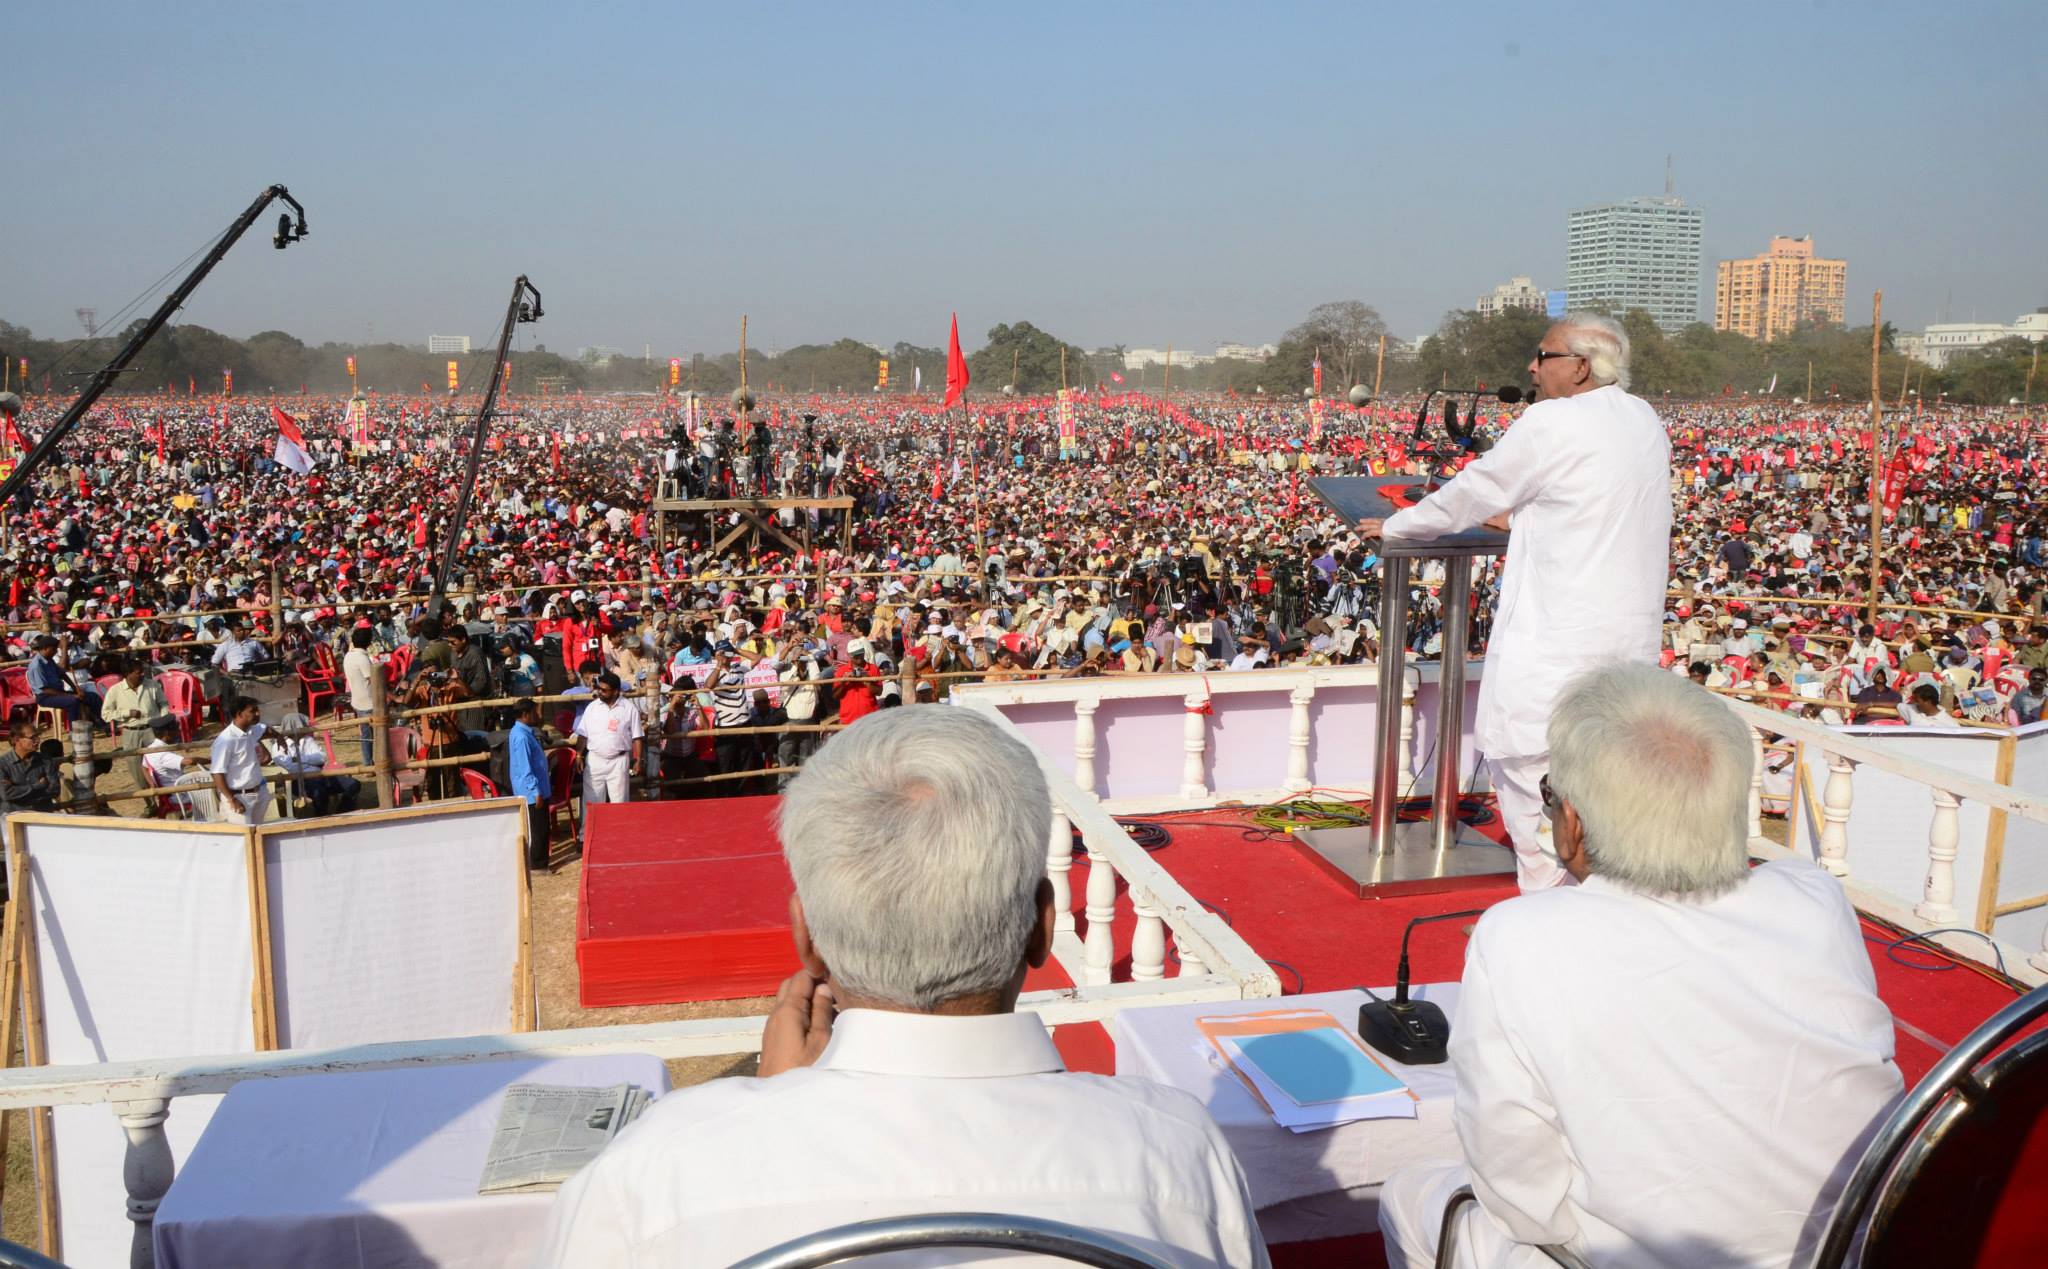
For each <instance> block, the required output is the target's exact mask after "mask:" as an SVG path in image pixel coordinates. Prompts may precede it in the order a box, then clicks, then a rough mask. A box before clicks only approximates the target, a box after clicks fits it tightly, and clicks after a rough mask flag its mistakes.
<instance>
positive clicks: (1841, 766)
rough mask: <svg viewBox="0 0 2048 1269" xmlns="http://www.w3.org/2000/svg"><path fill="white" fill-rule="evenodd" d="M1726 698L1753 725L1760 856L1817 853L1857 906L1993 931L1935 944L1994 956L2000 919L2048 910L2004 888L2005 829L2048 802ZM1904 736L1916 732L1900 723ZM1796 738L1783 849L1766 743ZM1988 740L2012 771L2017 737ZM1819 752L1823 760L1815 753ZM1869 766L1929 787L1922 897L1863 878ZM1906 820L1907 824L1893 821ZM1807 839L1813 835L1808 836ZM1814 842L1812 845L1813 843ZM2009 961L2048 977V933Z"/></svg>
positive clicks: (1922, 923) (1753, 819) (2039, 812)
mask: <svg viewBox="0 0 2048 1269" xmlns="http://www.w3.org/2000/svg"><path fill="white" fill-rule="evenodd" d="M1724 703H1725V704H1726V705H1727V706H1728V708H1729V709H1731V710H1733V711H1735V714H1736V716H1737V717H1738V718H1740V719H1741V720H1742V721H1743V723H1744V724H1745V725H1746V726H1747V727H1748V728H1749V729H1750V735H1751V737H1752V740H1753V743H1754V745H1755V750H1756V762H1755V766H1754V768H1753V770H1752V773H1751V776H1750V797H1749V835H1750V845H1751V849H1752V852H1753V853H1756V854H1759V855H1762V856H1765V857H1778V856H1783V855H1787V854H1798V855H1801V856H1810V857H1811V858H1812V859H1813V860H1814V861H1815V862H1816V863H1818V864H1819V865H1820V866H1821V867H1823V868H1825V869H1827V870H1828V871H1829V872H1831V873H1833V874H1834V875H1835V876H1837V877H1839V878H1841V879H1842V882H1843V885H1844V887H1845V888H1846V889H1847V890H1848V892H1849V896H1850V898H1851V899H1852V900H1853V901H1854V902H1855V904H1856V906H1857V907H1858V908H1859V909H1862V910H1863V911H1866V912H1869V913H1871V914H1872V915H1874V916H1880V917H1883V918H1885V919H1886V920H1889V921H1892V922H1894V923H1895V924H1898V925H1901V926H1903V927H1905V928H1907V929H1909V930H1914V931H1923V932H1924V931H1930V930H1938V929H1948V928H1952V927H1958V926H1963V927H1967V928H1969V929H1974V930H1976V931H1977V932H1978V933H1980V934H1982V935H1983V936H1984V938H1983V939H1978V938H1972V937H1969V936H1968V935H1964V934H1937V935H1930V938H1929V941H1934V942H1940V943H1941V944H1942V945H1943V946H1945V947H1949V948H1951V949H1952V950H1954V951H1957V952H1960V953H1962V954H1964V955H1967V956H1970V957H1972V958H1973V959H1976V960H1980V961H1984V962H1986V963H1990V962H1992V961H1993V960H1995V959H1997V957H1995V956H1994V955H1993V953H1992V950H1991V943H1987V942H1986V941H1985V940H1991V941H1992V942H1993V943H1996V942H1997V939H1996V937H1995V928H1994V927H1995V925H1996V923H1997V921H1998V919H1999V918H2000V917H2004V916H2009V915H2012V914H2014V913H2019V912H2027V911H2031V910H2033V909H2036V908H2041V907H2048V894H2037V895H2028V896H2022V897H2019V898H2013V899H2005V898H2002V897H2001V895H2000V893H1999V887H2000V880H2001V871H2002V870H2001V867H2000V864H2001V861H2002V859H2003V853H2004V842H2005V831H2006V826H2007V821H2008V819H2009V818H2011V817H2018V818H2019V819H2022V820H2026V821H2029V822H2031V823H2034V824H2042V825H2048V799H2044V798H2043V797H2041V796H2038V795H2036V794H2033V793H2029V792H2026V791H2024V790H2021V789H2016V788H2013V787H2011V786H2010V785H2007V784H2002V783H1998V782H1996V781H1992V780H1985V779H1982V778H1980V777H1978V776H1974V775H1970V774H1968V773H1966V772H1962V771H1957V770H1953V769H1951V768H1948V767H1944V766H1941V765H1939V764H1936V763H1932V762H1923V761H1919V760H1917V759H1914V758H1910V757H1906V756H1904V755H1902V754H1899V753H1895V752H1892V751H1891V750H1889V749H1887V748H1886V747H1885V745H1884V744H1883V742H1882V741H1881V740H1880V739H1879V738H1878V737H1877V736H1874V735H1873V736H1859V735H1853V734H1849V733H1846V732H1843V731H1840V730H1838V729H1836V728H1832V727H1827V726H1824V725H1822V724H1820V723H1815V722H1812V721H1809V720H1807V719H1802V718H1795V717H1792V716H1791V715H1788V714H1783V713H1779V712H1777V711H1775V710H1769V709H1764V708H1761V707H1760V706H1756V705H1752V704H1749V703H1747V702H1745V701H1738V700H1732V699H1726V698H1724ZM1895 730H1896V731H1897V732H1898V735H1899V736H1900V737H1901V738H1903V737H1907V736H1910V735H1911V734H1912V733H1911V729H1895ZM1773 740H1775V741H1779V742H1782V743H1789V744H1790V745H1791V746H1792V747H1793V748H1794V750H1795V759H1794V764H1793V770H1794V781H1793V787H1792V794H1791V806H1790V810H1789V813H1788V816H1787V822H1788V826H1789V829H1790V838H1791V845H1790V846H1789V847H1788V846H1780V845H1778V844H1777V843H1775V842H1771V841H1769V840H1767V839H1765V837H1764V836H1763V818H1762V814H1761V810H1762V804H1763V779H1764V756H1763V755H1764V747H1765V744H1766V743H1767V742H1768V741H1773ZM1985 743H1992V744H1997V745H1999V746H2001V747H2002V756H2001V759H2000V764H1999V765H2000V768H2001V770H2002V771H2003V772H2004V773H2005V774H2007V775H2010V773H2011V770H2012V757H2011V754H2012V746H2013V744H2014V738H2013V737H2012V736H2010V735H2006V736H2002V737H1998V738H1996V739H1989V738H1987V740H1986V742H1985ZM1806 751H1810V752H1811V753H1812V754H1816V755H1819V759H1818V762H1812V761H1810V759H1809V756H1808V752H1806ZM1812 765H1825V766H1826V768H1827V778H1826V780H1825V781H1824V782H1823V783H1822V785H1821V788H1820V790H1819V797H1818V798H1817V799H1815V798H1814V797H1812V790H1811V788H1810V786H1809V783H1808V781H1807V778H1806V772H1807V770H1808V768H1809V767H1810V766H1812ZM1860 768H1869V769H1873V770H1877V771H1882V772H1884V773H1885V774H1886V775H1887V776H1888V777H1891V778H1893V779H1896V780H1899V781H1904V782H1908V783H1910V784H1914V785H1919V786H1922V787H1924V788H1925V789H1926V791H1927V799H1928V802H1927V805H1928V818H1927V839H1926V840H1927V847H1926V866H1925V869H1924V872H1923V874H1922V875H1923V882H1922V885H1921V897H1920V899H1919V901H1918V902H1917V903H1912V902H1904V901H1902V900H1901V899H1900V898H1899V897H1898V896H1897V895H1896V894H1894V893H1892V892H1890V891H1887V890H1883V889H1879V888H1876V887H1873V886H1865V885H1862V884H1860V883H1859V882H1858V880H1857V876H1856V873H1855V871H1854V869H1855V859H1854V858H1853V857H1852V852H1851V849H1850V835H1849V821H1850V818H1851V815H1852V813H1853V811H1854V809H1855V802H1856V773H1857V771H1858V769H1860ZM1966 802H1968V803H1975V804H1976V805H1978V806H1980V807H1982V808H1984V810H1985V811H1986V812H1988V819H1987V828H1986V840H1985V843H1984V854H1983V860H1982V867H1981V868H1980V869H1979V871H1978V880H1977V894H1976V895H1975V896H1974V902H1973V903H1972V905H1971V907H1970V911H1969V915H1968V917H1967V918H1966V917H1965V913H1964V910H1963V909H1962V908H1961V907H1959V906H1958V904H1957V895H1956V859H1957V851H1958V846H1959V843H1960V840H1961V808H1962V806H1963V804H1964V803H1966ZM1893 827H1895V828H1896V827H1897V826H1893ZM1802 837H1804V838H1807V839H1809V840H1808V842H1803V841H1802ZM1809 842H1810V846H1811V849H1810V851H1809V849H1808V844H1809ZM1999 946H2000V952H2001V953H2002V954H2003V959H2004V960H2005V967H2006V969H2007V970H2008V972H2010V973H2012V974H2013V975H2014V976H2015V977H2018V978H2021V979H2022V980H2025V981H2028V982H2031V983H2041V982H2048V936H2044V937H2043V938H2042V940H2041V943H2040V945H2039V946H2032V947H2027V948H2016V947H2011V946H2009V945H2004V944H2000V945H1999Z"/></svg>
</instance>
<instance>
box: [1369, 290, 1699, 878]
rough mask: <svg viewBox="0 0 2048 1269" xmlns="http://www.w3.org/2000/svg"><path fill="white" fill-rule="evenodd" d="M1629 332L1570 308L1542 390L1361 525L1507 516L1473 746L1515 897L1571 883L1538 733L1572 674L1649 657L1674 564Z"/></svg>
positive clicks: (1465, 523)
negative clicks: (1439, 472) (1454, 465)
mask: <svg viewBox="0 0 2048 1269" xmlns="http://www.w3.org/2000/svg"><path fill="white" fill-rule="evenodd" d="M1628 354H1629V348H1628V335H1627V333H1626V332H1624V331H1623V330H1622V328H1621V326H1620V324H1619V323H1617V322H1614V321H1612V320H1610V319H1608V318H1605V317H1597V316H1590V315H1587V316H1571V317H1566V318H1564V319H1563V320H1562V321H1559V322H1558V323H1557V324H1556V325H1554V326H1552V327H1551V328H1550V329H1549V330H1548V331H1547V332H1545V333H1544V336H1543V340H1542V343H1541V344H1540V345H1539V346H1538V347H1537V350H1536V353H1535V355H1534V356H1533V357H1531V358H1530V360H1529V376H1530V378H1531V379H1532V380H1534V382H1535V385H1536V391H1537V395H1538V397H1539V399H1538V400H1537V402H1536V404H1534V405H1532V406H1530V407H1529V408H1528V409H1527V410H1524V411H1523V412H1522V417H1521V418H1519V419H1517V420H1516V421H1515V424H1514V426H1512V427H1510V428H1509V429H1508V430H1507V431H1506V432H1505V433H1503V434H1502V436H1501V438H1500V441H1499V443H1498V444H1496V445H1495V446H1494V447H1493V449H1492V450H1491V451H1489V452H1488V453H1486V454H1485V455H1483V456H1481V457H1480V458H1479V459H1478V461H1476V462H1474V463H1472V464H1471V465H1469V466H1468V467H1466V468H1465V469H1464V470H1463V471H1461V472H1459V473H1458V475H1457V477H1456V478H1455V479H1453V480H1451V481H1450V482H1449V483H1447V484H1445V485H1444V487H1443V488H1441V489H1439V490H1437V491H1436V492H1435V493H1433V494H1431V495H1429V496H1428V497H1427V498H1424V499H1423V500H1422V501H1421V502H1418V503H1417V504H1415V505H1414V506H1412V507H1408V508H1406V509H1404V510H1402V511H1399V512H1397V513H1395V514H1394V515H1392V516H1390V517H1388V518H1387V519H1386V520H1385V521H1384V522H1382V521H1379V520H1366V521H1363V522H1361V523H1360V525H1359V528H1360V530H1361V531H1363V532H1365V533H1366V534H1368V535H1373V536H1377V535H1379V534H1381V533H1384V534H1385V535H1386V536H1387V537H1393V538H1420V539H1429V538H1436V537H1442V536H1443V535H1445V534H1447V533H1456V532H1459V531H1461V530H1465V529H1471V528H1475V527H1477V526H1478V525H1480V524H1482V523H1484V522H1486V521H1488V520H1495V519H1496V518H1497V517H1502V516H1505V517H1508V519H1509V526H1508V532H1509V536H1508V549H1507V562H1506V565H1505V567H1504V568H1503V570H1502V572H1501V583H1500V603H1499V607H1498V610H1497V611H1496V613H1495V616H1494V625H1493V636H1492V638H1491V639H1490V640H1489V642H1488V643H1487V647H1486V670H1485V672H1484V674H1483V676H1482V677H1481V680H1480V684H1479V714H1478V718H1477V720H1476V722H1475V724H1474V727H1473V731H1472V739H1473V742H1474V743H1475V744H1476V745H1477V746H1478V748H1479V751H1480V752H1481V753H1482V754H1484V755H1485V756H1486V759H1487V768H1488V774H1489V776H1490V777H1491V779H1492V783H1493V789H1494V794H1495V796H1496V798H1497V799H1498V803H1499V807H1500V815H1501V819H1502V821H1503V822H1504V824H1505V825H1506V827H1507V831H1508V836H1509V838H1510V839H1511V840H1512V841H1513V842H1514V847H1515V872H1516V876H1517V879H1518V880H1519V881H1520V882H1521V887H1522V889H1523V890H1525V891H1528V890H1540V889H1544V888H1545V887H1548V886H1556V885H1563V884H1566V883H1567V882H1568V880H1569V879H1568V878H1567V876H1566V874H1565V872H1564V870H1563V869H1561V868H1559V867H1558V865H1557V860H1556V857H1555V855H1554V854H1553V853H1552V852H1551V851H1550V850H1549V848H1548V846H1547V845H1546V844H1545V843H1544V839H1546V838H1547V837H1548V834H1547V833H1545V832H1543V831H1542V824H1541V820H1542V816H1541V811H1542V802H1541V801H1540V800H1539V798H1538V797H1537V785H1538V783H1539V782H1540V781H1541V780H1542V778H1543V772H1544V770H1545V769H1546V767H1547V766H1548V758H1547V756H1546V754H1545V747H1544V740H1543V728H1544V726H1545V724H1547V723H1548V722H1549V721H1550V710H1551V706H1552V704H1553V703H1554V702H1555V701H1556V700H1557V696H1558V693H1559V692H1561V691H1563V690H1564V685H1565V683H1566V682H1567V681H1569V680H1570V679H1571V677H1572V676H1573V675H1574V674H1576V673H1578V672H1579V671H1581V670H1583V669H1586V668H1587V667H1589V666H1594V665H1600V664H1603V663H1605V662H1608V661H1613V660H1617V659H1620V660H1627V661H1643V662H1646V663H1654V662H1655V661H1656V660H1657V653H1658V650H1659V647H1660V643H1661V638H1662V634H1663V621H1664V606H1665V602H1664V592H1665V589H1666V579H1667V577H1668V575H1669V573H1670V566H1671V443H1670V441H1669V439H1668V438H1667V437H1666V436H1665V433H1664V422H1663V420H1662V419H1659V418H1658V417H1657V412H1656V411H1655V410H1653V409H1651V408H1650V404H1649V402H1647V401H1644V400H1643V399H1642V398H1641V397H1636V396H1631V395H1629V392H1628Z"/></svg>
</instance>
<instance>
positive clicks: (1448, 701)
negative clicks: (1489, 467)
mask: <svg viewBox="0 0 2048 1269" xmlns="http://www.w3.org/2000/svg"><path fill="white" fill-rule="evenodd" d="M1442 599H1443V636H1444V637H1443V644H1442V646H1443V660H1442V668H1441V670H1440V671H1439V677H1438V679H1437V703H1436V789H1435V791H1434V795H1433V796H1432V797H1431V799H1430V808H1431V811H1432V814H1433V815H1434V816H1435V825H1434V827H1435V831H1434V832H1433V833H1432V834H1431V845H1432V847H1433V848H1434V849H1435V850H1436V852H1437V853H1438V854H1439V855H1441V854H1443V853H1444V852H1446V851H1448V850H1450V849H1451V848H1452V847H1453V846H1456V845H1457V844H1458V774H1459V769H1460V767H1461V765H1462V763H1461V762H1460V758H1459V751H1460V750H1461V749H1462V748H1463V743H1464V739H1465V645H1466V642H1467V639H1466V636H1467V634H1468V632H1469V631H1470V628H1471V622H1472V561H1470V560H1467V559H1457V558H1452V559H1447V560H1445V561H1444V589H1443V595H1442ZM1381 699H1382V700H1384V699H1385V698H1384V697H1382V698H1381ZM1396 712H1397V713H1398V712H1399V711H1396ZM1373 796H1374V797H1375V798H1377V797H1378V796H1379V793H1378V791H1377V790H1375V791H1374V793H1373ZM1375 809H1377V808H1375ZM1373 823H1374V824H1375V825H1377V824H1378V823H1379V821H1378V820H1377V819H1375V820H1374V821H1373ZM1376 840H1377V839H1376Z"/></svg>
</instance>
